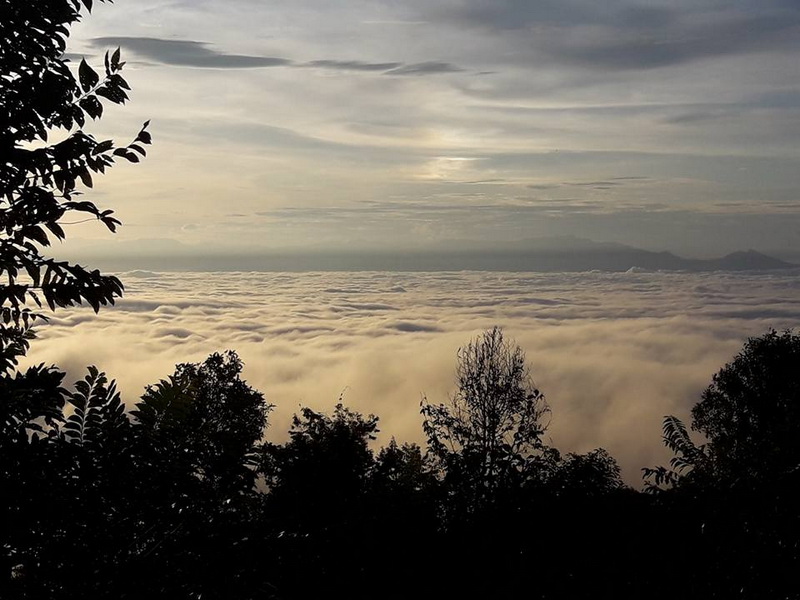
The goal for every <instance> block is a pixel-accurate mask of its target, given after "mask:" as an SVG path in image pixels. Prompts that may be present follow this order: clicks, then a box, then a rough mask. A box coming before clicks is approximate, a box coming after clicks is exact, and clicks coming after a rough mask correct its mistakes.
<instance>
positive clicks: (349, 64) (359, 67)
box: [301, 60, 402, 71]
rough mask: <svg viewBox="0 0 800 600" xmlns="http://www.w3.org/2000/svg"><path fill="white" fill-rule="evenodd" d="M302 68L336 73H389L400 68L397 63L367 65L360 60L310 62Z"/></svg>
mask: <svg viewBox="0 0 800 600" xmlns="http://www.w3.org/2000/svg"><path fill="white" fill-rule="evenodd" d="M301 66H304V67H315V68H317V69H334V70H337V71H391V70H392V69H397V68H399V67H401V66H402V63H398V62H386V63H369V62H363V61H360V60H312V61H311V62H308V63H304V64H303V65H301Z"/></svg>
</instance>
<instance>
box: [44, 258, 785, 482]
mask: <svg viewBox="0 0 800 600" xmlns="http://www.w3.org/2000/svg"><path fill="white" fill-rule="evenodd" d="M124 282H125V284H126V298H125V299H124V300H123V301H122V302H120V303H119V304H118V305H117V306H116V307H114V308H112V309H109V310H103V311H101V312H100V313H99V315H95V314H94V313H93V312H92V311H91V310H90V309H76V310H68V311H59V312H57V313H56V314H55V315H54V318H53V319H52V321H51V322H50V323H49V324H46V325H43V326H42V327H40V328H39V339H37V340H35V341H34V343H33V345H32V349H31V352H30V356H29V357H28V360H29V361H30V362H31V363H39V362H46V363H49V362H54V363H57V364H59V365H60V366H61V367H62V368H65V369H68V370H69V378H70V379H69V380H74V379H77V378H78V377H81V376H82V373H83V369H84V367H85V366H86V365H87V364H92V363H94V364H96V365H98V366H99V367H100V368H101V369H103V370H105V371H106V372H107V373H108V374H109V376H111V377H115V378H117V379H118V382H119V385H120V388H121V390H122V392H123V395H124V399H125V400H126V402H127V404H128V405H129V406H131V405H132V404H134V403H135V402H136V401H137V399H138V397H139V396H140V395H141V393H142V390H143V389H144V386H145V385H147V384H151V383H154V382H156V381H158V380H159V379H161V378H164V377H166V376H167V375H169V374H170V373H171V372H172V371H173V368H174V365H175V364H176V363H179V362H196V361H200V360H203V359H204V358H205V357H206V356H207V355H208V354H210V353H211V352H215V351H221V350H224V349H226V348H233V349H235V350H237V351H238V353H239V354H240V356H241V357H242V359H243V360H244V361H245V364H246V367H245V377H246V379H247V380H248V382H249V383H250V384H251V385H253V386H255V387H256V388H258V389H260V390H261V391H263V392H264V393H265V394H266V397H267V400H268V401H269V402H272V403H274V404H276V405H277V409H276V411H275V413H274V414H273V415H272V416H271V427H270V430H269V431H268V437H269V438H270V439H272V440H281V439H284V438H285V436H286V431H287V429H288V425H289V422H290V419H291V415H292V413H294V412H296V411H297V410H298V409H299V407H300V406H306V405H308V406H311V407H312V408H315V409H317V410H330V409H331V408H332V407H333V405H334V404H335V403H336V401H337V398H338V397H339V395H340V394H341V393H342V392H343V390H344V402H345V403H346V404H348V405H349V406H351V407H353V408H354V409H356V410H359V411H362V412H364V413H374V414H377V415H378V416H380V417H381V430H382V432H383V434H382V435H383V437H382V438H381V439H380V440H379V441H380V443H384V444H385V443H387V442H388V440H389V438H390V437H391V436H392V435H395V436H396V437H397V438H398V439H400V440H409V441H423V439H422V431H421V427H420V425H421V424H420V420H419V401H420V399H421V397H422V396H426V397H427V398H428V399H429V400H430V401H432V402H440V401H444V400H445V399H446V398H447V395H448V394H449V393H452V391H453V384H454V368H455V360H456V350H457V349H458V347H459V346H463V345H464V344H466V343H467V342H468V341H469V340H470V339H471V338H472V337H474V336H475V335H477V334H478V333H480V332H481V331H483V330H485V329H488V328H490V327H492V326H494V325H500V326H502V327H504V328H505V331H506V333H507V335H508V336H510V337H513V338H515V339H516V341H517V342H518V343H519V344H520V345H521V346H522V347H523V348H524V349H525V350H526V352H527V357H528V361H529V362H530V364H531V366H532V369H533V376H534V380H535V382H536V385H537V386H538V387H539V388H540V389H541V390H542V391H543V392H544V393H545V394H546V396H547V399H548V402H549V403H550V405H551V407H552V409H553V413H552V422H551V425H550V428H549V430H548V433H547V435H548V439H549V440H550V441H552V443H553V444H555V445H556V446H557V447H558V448H560V449H561V450H564V451H578V452H584V451H587V450H591V449H592V448H595V447H598V446H601V447H605V448H607V449H608V450H609V451H610V452H611V453H612V454H613V455H614V456H615V457H616V458H617V459H618V460H619V461H620V463H621V465H622V466H623V470H624V474H625V477H626V479H627V480H628V481H630V482H631V483H634V484H636V483H637V482H638V481H639V469H640V468H641V467H643V466H649V465H654V464H664V462H665V461H666V460H667V459H668V454H667V452H666V451H665V450H664V448H663V447H662V444H661V433H660V427H661V419H662V417H663V416H664V415H666V414H676V415H677V416H679V417H681V418H684V419H688V416H689V409H690V408H691V406H692V405H693V404H694V403H695V402H696V401H697V400H698V399H699V394H700V392H701V391H702V389H703V388H704V387H705V386H707V385H708V384H709V383H710V381H711V376H712V375H713V374H714V373H715V372H716V371H717V370H718V369H719V368H720V367H721V366H722V365H723V364H724V363H725V362H726V361H729V360H730V359H731V357H732V356H733V355H734V354H735V353H736V352H737V351H738V349H739V348H740V347H741V345H742V343H743V341H744V340H745V338H746V337H748V336H751V335H760V334H761V333H763V332H764V331H766V330H767V329H768V328H769V327H775V328H776V329H782V328H784V327H790V326H796V325H797V324H798V323H800V304H798V302H797V298H798V294H799V293H800V283H798V281H797V279H796V277H793V276H785V277H784V276H779V275H775V274H770V275H766V274H729V273H707V274H703V275H691V274H686V273H618V274H612V273H552V274H543V273H517V274H514V273H475V272H454V273H387V272H381V273H368V272H366V273H305V274H296V273H161V274H160V276H159V277H158V278H149V277H148V278H136V277H129V278H125V279H124ZM398 290H404V292H403V293H398ZM353 296H355V297H357V298H358V301H357V302H352V301H348V300H347V298H348V297H353Z"/></svg>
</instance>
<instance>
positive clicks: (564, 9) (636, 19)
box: [437, 0, 800, 71]
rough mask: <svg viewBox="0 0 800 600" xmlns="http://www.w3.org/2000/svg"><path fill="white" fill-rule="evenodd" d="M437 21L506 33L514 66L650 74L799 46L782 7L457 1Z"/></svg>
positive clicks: (797, 31)
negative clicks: (517, 61)
mask: <svg viewBox="0 0 800 600" xmlns="http://www.w3.org/2000/svg"><path fill="white" fill-rule="evenodd" d="M437 14H438V16H439V20H440V21H441V22H442V23H445V24H447V23H458V24H466V25H468V26H472V27H476V28H480V29H484V30H488V31H490V32H492V31H494V32H495V33H496V34H497V35H504V36H505V35H506V34H507V33H508V32H509V31H510V32H511V33H512V35H515V36H517V37H516V38H514V39H515V40H516V47H517V49H518V53H517V55H518V56H520V58H521V59H537V60H538V63H539V64H541V62H542V60H544V59H549V60H550V61H553V62H555V63H560V64H570V65H574V66H578V67H584V68H601V69H604V70H607V71H630V70H647V69H655V68H659V67H665V66H670V65H676V64H683V63H689V62H693V61H697V60H701V59H704V58H710V57H716V56H724V55H733V54H743V53H750V52H760V51H770V50H782V49H787V48H797V46H798V44H800V11H798V10H797V5H796V3H795V4H794V5H792V4H790V3H788V2H761V3H755V2H743V3H737V5H736V6H731V5H729V4H724V3H723V4H720V3H713V2H695V3H686V4H684V5H683V6H680V5H679V4H676V5H673V6H672V7H665V6H660V7H644V6H640V5H636V4H634V3H631V2H628V1H625V0H614V1H611V2H604V3H597V2H580V1H574V0H573V1H570V0H565V1H559V0H544V1H541V2H529V1H528V0H465V1H463V2H459V3H457V4H455V5H451V6H450V7H449V8H447V9H444V10H439V11H437ZM506 39H507V38H506Z"/></svg>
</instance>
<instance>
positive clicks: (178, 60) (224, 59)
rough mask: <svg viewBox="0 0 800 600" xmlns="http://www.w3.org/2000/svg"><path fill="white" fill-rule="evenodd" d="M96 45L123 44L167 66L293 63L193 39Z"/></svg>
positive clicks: (107, 40)
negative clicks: (230, 50)
mask: <svg viewBox="0 0 800 600" xmlns="http://www.w3.org/2000/svg"><path fill="white" fill-rule="evenodd" d="M90 44H91V45H92V46H93V47H95V48H107V47H109V46H120V47H122V48H124V49H126V50H129V51H131V52H133V53H134V54H137V55H138V56H141V57H143V58H147V59H150V60H154V61H156V62H159V63H161V64H165V65H175V66H183V67H198V68H205V69H253V68H262V67H282V66H288V65H291V64H292V61H290V60H288V59H286V58H279V57H273V56H247V55H243V54H226V53H224V52H219V51H217V50H213V49H212V48H210V47H209V46H210V44H207V43H204V42H196V41H192V40H170V39H161V38H153V37H96V38H93V39H92V40H90Z"/></svg>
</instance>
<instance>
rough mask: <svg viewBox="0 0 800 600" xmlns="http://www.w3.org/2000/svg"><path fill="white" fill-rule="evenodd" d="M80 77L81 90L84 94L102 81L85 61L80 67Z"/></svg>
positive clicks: (82, 61) (82, 60)
mask: <svg viewBox="0 0 800 600" xmlns="http://www.w3.org/2000/svg"><path fill="white" fill-rule="evenodd" d="M78 77H79V79H80V83H81V88H83V91H84V92H88V91H89V90H91V89H92V88H93V87H94V86H96V85H97V84H98V82H99V81H100V76H99V75H98V74H97V73H95V71H94V69H92V67H90V66H89V65H88V64H87V63H86V60H85V59H83V58H82V59H81V64H80V66H79V67H78Z"/></svg>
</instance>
